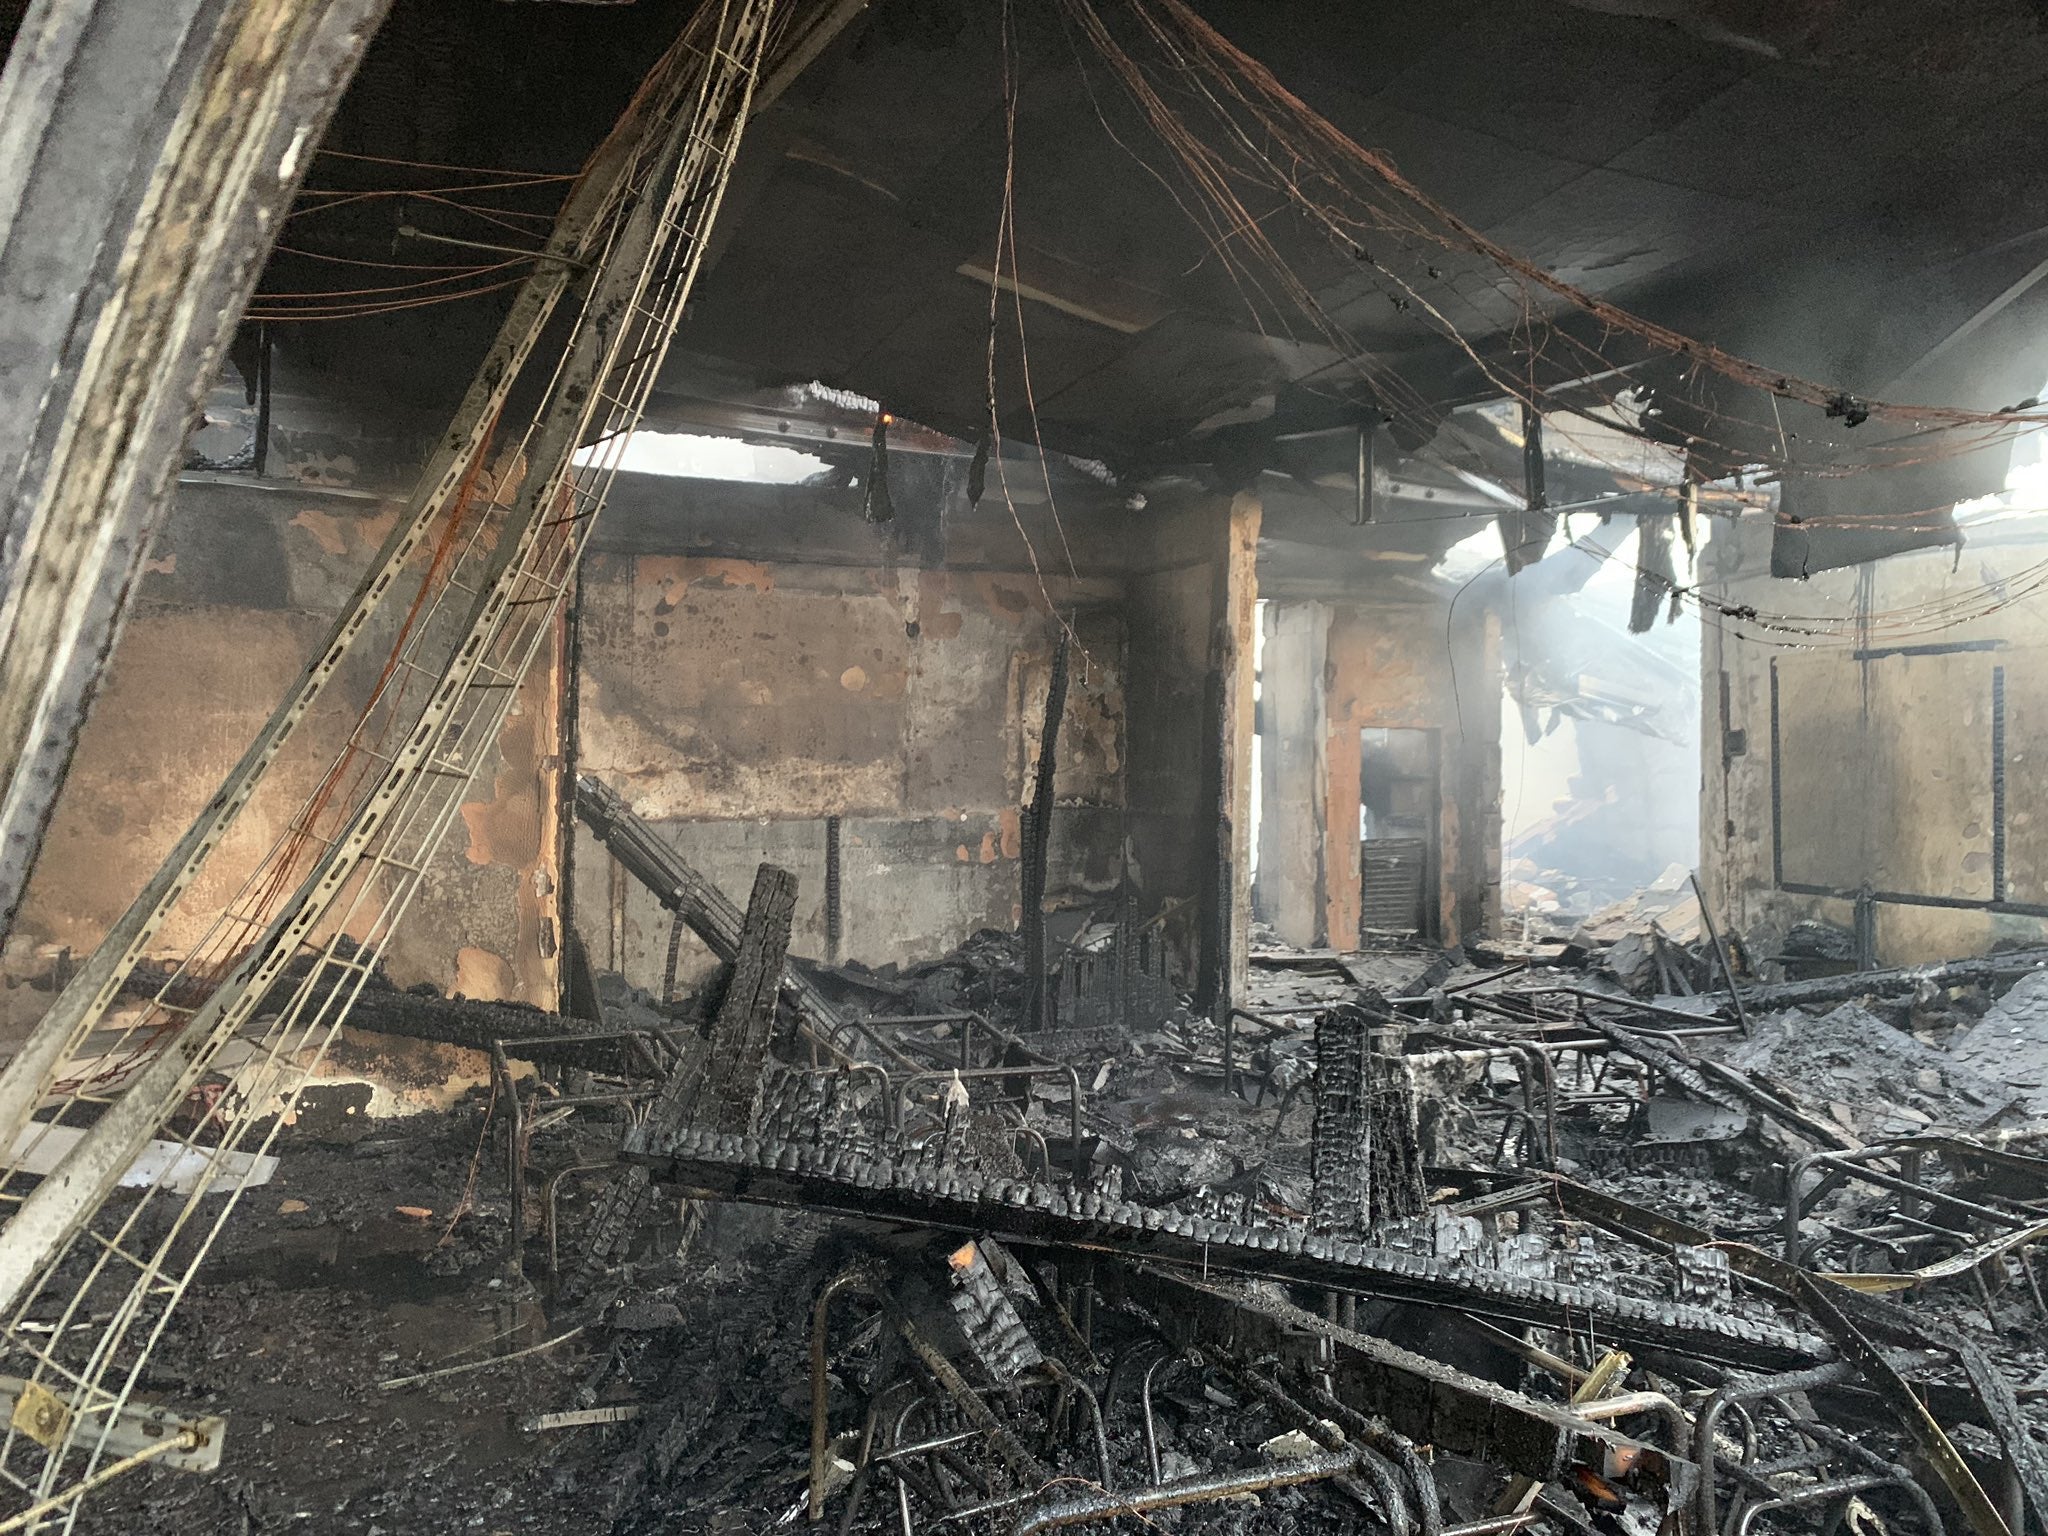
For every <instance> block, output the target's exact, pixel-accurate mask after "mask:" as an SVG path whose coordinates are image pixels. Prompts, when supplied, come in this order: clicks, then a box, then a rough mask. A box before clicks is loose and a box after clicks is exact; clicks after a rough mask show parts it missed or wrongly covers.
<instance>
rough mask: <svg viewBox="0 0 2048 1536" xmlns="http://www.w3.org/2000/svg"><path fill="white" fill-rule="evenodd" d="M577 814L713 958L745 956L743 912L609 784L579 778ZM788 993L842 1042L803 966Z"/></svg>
mask: <svg viewBox="0 0 2048 1536" xmlns="http://www.w3.org/2000/svg"><path fill="white" fill-rule="evenodd" d="M576 814H577V815H578V816H580V817H582V818H583V823H584V825H585V826H587V827H589V828H590V830H591V832H592V833H593V834H594V835H595V836H596V838H597V840H598V841H599V842H601V843H603V844H604V845H605V847H606V848H607V849H608V850H610V852H611V855H612V857H613V858H615V859H617V860H618V861H619V863H620V864H621V865H623V866H624V867H625V870H626V873H627V874H629V875H631V876H632V877H633V878H634V879H635V880H638V881H639V882H640V883H641V884H642V885H644V886H646V887H647V889H648V890H649V891H650V892H652V893H653V895H654V899H655V900H656V901H658V902H660V903H661V904H662V905H663V906H664V907H666V908H668V910H669V911H671V912H673V913H675V914H676V915H677V916H679V917H680V918H682V920H683V921H684V922H685V923H687V924H689V926H690V931H691V932H692V933H694V934H696V935H697V937H698V938H700V939H702V940H703V941H704V943H705V944H706V945H707V946H708V947H709V948H710V950H711V952H712V953H713V954H715V955H716V956H718V958H719V959H721V960H725V961H731V960H732V959H733V958H734V957H735V956H736V955H738V954H739V949H740V930H741V928H742V927H743V926H744V919H743V918H742V917H741V915H740V909H739V908H738V907H736V906H734V905H733V903H732V899H731V898H730V897H728V896H727V895H726V894H725V892H723V891H721V890H720V889H719V888H718V887H717V886H716V885H714V884H712V883H711V881H710V880H708V879H706V878H705V877H704V875H703V874H702V873H701V872H700V871H699V870H698V869H697V867H696V866H695V865H693V864H691V863H690V861H689V860H688V859H686V858H684V857H683V856H682V855H681V854H680V853H677V852H676V851H675V849H673V848H671V847H669V845H668V844H667V843H665V842H663V841H662V840H661V838H660V837H659V836H657V835H656V833H655V831H654V828H652V827H650V826H649V825H648V824H647V823H646V822H645V821H643V820H641V819H640V817H639V816H637V815H635V814H634V812H633V809H632V807H630V806H628V805H627V804H626V802H625V801H624V800H622V799H620V798H619V796H618V795H617V794H616V793H614V792H613V790H612V789H611V787H610V786H609V785H607V784H605V783H604V781H603V780H601V779H596V778H593V777H592V776H591V775H589V774H587V773H586V774H583V775H581V776H580V777H579V778H578V779H577V780H576ZM782 992H783V995H784V996H785V997H787V998H788V999H789V1000H790V1003H791V1004H792V1005H793V1006H794V1007H795V1008H796V1010H797V1012H798V1014H799V1015H800V1016H801V1017H802V1018H803V1020H804V1022H805V1023H807V1024H808V1025H809V1026H810V1027H811V1029H812V1031H813V1033H815V1034H817V1035H819V1036H821V1037H823V1038H825V1039H828V1040H832V1039H836V1038H837V1031H838V1030H839V1029H840V1027H841V1021H840V1018H839V1013H838V1010H837V1009H835V1008H834V1007H833V1006H832V1004H831V1003H830V1002H828V1001H827V1000H826V997H825V994H824V993H823V992H821V991H819V990H818V988H817V985H816V984H815V983H814V982H813V981H812V980H811V979H810V978H809V977H808V976H806V975H805V974H804V973H803V971H802V969H801V967H800V966H799V965H797V964H795V963H793V962H789V961H787V960H785V963H784V966H783V973H782Z"/></svg>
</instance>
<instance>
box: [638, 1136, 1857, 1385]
mask: <svg viewBox="0 0 2048 1536" xmlns="http://www.w3.org/2000/svg"><path fill="white" fill-rule="evenodd" d="M622 1151H623V1154H624V1156H625V1157H626V1158H628V1159H629V1160H631V1161H634V1162H638V1163H642V1164H645V1165H646V1166H647V1167H648V1169H649V1170H650V1171H651V1172H652V1173H653V1175H654V1177H656V1178H657V1179H661V1180H664V1181H666V1182H668V1183H671V1184H674V1185H676V1186H678V1187H679V1188H680V1189H681V1190H682V1191H683V1192H684V1193H686V1194H689V1195H693V1196H697V1197H702V1198H710V1199H730V1200H743V1201H748V1202H751V1203H753V1204H758V1205H777V1206H785V1207H800V1208H803V1209H806V1210H813V1211H820V1212H827V1213H834V1214H839V1215H845V1216H851V1217H856V1218H863V1219H867V1220H882V1221H900V1222H908V1223H911V1224H914V1225H919V1226H927V1227H935V1228H940V1229H943V1230H948V1231H957V1232H963V1233H967V1234H969V1235H987V1236H990V1237H994V1238H996V1239H997V1240H999V1241H1002V1242H1006V1243H1017V1244H1032V1245H1056V1246H1064V1247H1076V1248H1092V1249H1095V1250H1097V1251H1100V1252H1106V1253H1112V1254H1119V1255H1122V1256H1124V1257H1127V1258H1133V1259H1149V1260H1152V1261H1154V1262H1165V1263H1174V1264H1179V1265H1182V1266H1185V1267H1187V1268H1189V1269H1193V1270H1196V1271H1199V1272H1205V1273H1209V1274H1228V1275H1236V1276H1244V1277H1252V1278H1263V1279H1270V1280H1281V1281H1289V1282H1293V1283H1296V1284H1303V1285H1312V1286H1316V1287H1318V1288H1320V1289H1323V1290H1334V1291H1342V1292H1349V1293H1355V1294H1359V1295H1373V1296H1383V1297H1386V1298H1388V1299H1390V1300H1395V1301H1407V1302H1413V1303H1416V1304H1417V1305H1421V1306H1437V1307H1452V1308H1456V1309H1458V1310H1460V1311H1464V1312H1469V1313H1473V1314H1476V1315H1478V1316H1481V1317H1486V1318H1489V1319H1492V1320H1494V1321H1498V1322H1506V1323H1511V1324H1521V1325H1528V1326H1534V1327H1541V1328H1554V1327H1557V1326H1558V1325H1559V1322H1560V1320H1561V1319H1564V1318H1570V1319H1572V1320H1573V1323H1574V1325H1575V1326H1577V1327H1579V1328H1594V1329H1597V1330H1599V1331H1600V1333H1601V1334H1602V1335H1603V1336H1604V1337H1607V1338H1611V1339H1613V1340H1614V1341H1616V1342H1617V1343H1621V1344H1635V1345H1642V1346H1648V1347H1651V1348H1664V1349H1670V1350H1672V1351H1674V1352H1676V1353H1679V1354H1684V1355H1688V1356H1689V1357H1691V1358H1693V1359H1696V1360H1710V1361H1714V1362H1717V1363H1722V1364H1729V1365H1737V1366H1743V1367H1747V1368H1750V1369H1768V1370H1782V1369H1788V1368H1792V1367H1798V1366H1806V1365H1814V1364H1818V1363H1820V1362H1822V1361H1824V1360H1827V1359H1830V1358H1832V1352H1831V1350H1830V1348H1829V1346H1828V1344H1827V1343H1826V1342H1825V1341H1824V1340H1823V1339H1821V1338H1819V1337H1817V1336H1815V1335H1813V1334H1810V1333H1806V1332H1802V1331H1800V1330H1798V1329H1796V1328H1794V1327H1790V1326H1788V1325H1786V1324H1785V1323H1784V1322H1782V1321H1780V1320H1779V1319H1778V1318H1777V1316H1776V1315H1775V1314H1770V1313H1765V1312H1763V1311H1762V1310H1761V1309H1749V1310H1740V1311H1737V1310H1717V1309H1710V1308H1707V1307H1701V1306H1694V1305H1688V1304H1685V1303H1680V1302H1672V1301H1661V1300H1645V1299H1642V1298H1639V1297H1633V1296H1626V1295H1619V1294H1616V1293H1613V1292H1610V1291H1606V1290H1602V1289H1599V1288H1596V1287H1593V1286H1588V1285H1578V1284H1571V1283H1567V1282H1563V1281H1556V1280H1547V1279H1540V1278H1535V1277H1530V1276H1525V1275H1512V1274H1507V1273H1504V1272H1502V1271H1499V1270H1493V1269H1485V1268H1480V1267H1477V1266H1474V1265H1472V1264H1470V1263H1467V1262H1452V1261H1443V1260H1438V1259H1435V1258H1432V1257H1424V1256H1421V1255H1418V1254H1411V1253H1403V1252H1398V1251H1396V1250H1392V1249H1384V1248H1372V1247H1368V1246H1366V1245H1364V1244H1362V1243H1356V1242H1350V1241H1346V1240H1344V1239H1341V1238H1327V1237H1323V1236H1320V1235H1317V1234H1314V1233H1306V1232H1303V1231H1302V1230H1301V1229H1300V1228H1296V1227H1282V1226H1277V1225H1275V1226H1262V1227H1245V1226H1240V1225H1238V1224H1236V1223H1233V1222H1221V1221H1211V1220H1209V1219H1207V1218H1205V1217H1196V1216H1190V1215H1188V1214H1186V1213H1184V1212H1180V1211H1162V1210H1158V1209H1154V1208H1150V1207H1146V1206H1141V1205H1137V1204H1135V1203H1133V1202H1130V1201H1122V1200H1113V1199H1108V1198H1106V1197H1104V1196H1102V1195H1100V1194H1097V1193H1095V1192H1093V1191H1086V1190H1084V1191H1081V1192H1078V1193H1077V1192H1075V1191H1073V1190H1071V1189H1068V1188H1066V1187H1065V1186H1062V1185H1055V1184H1039V1183H1029V1182H1026V1181H1023V1180H1014V1179H984V1178H981V1177H980V1176H978V1175H974V1174H969V1173H965V1172H961V1171H959V1170H957V1169H945V1168H931V1167H925V1166H908V1165H897V1164H894V1163H890V1162H887V1161H882V1160H878V1159H874V1158H871V1157H868V1156H865V1155H863V1154H860V1153H858V1152H856V1151H855V1150H854V1149H852V1148H848V1147H832V1146H825V1147H818V1146H810V1145H803V1146H799V1145H796V1144H794V1143H790V1142H781V1141H775V1140H766V1139H763V1138H760V1137H755V1136H740V1135H733V1134H720V1133H717V1132H713V1131H709V1130H703V1129H692V1130H687V1131H684V1132H682V1133H681V1134H679V1135H677V1136H674V1137H672V1138H670V1137H664V1136H661V1135H659V1134H658V1133H656V1132H655V1131H654V1128H653V1126H652V1124H651V1123H650V1124H649V1125H646V1126H640V1127H636V1128H635V1129H634V1130H632V1131H630V1132H628V1133H627V1136H626V1140H625V1144H624V1147H623V1149H622Z"/></svg>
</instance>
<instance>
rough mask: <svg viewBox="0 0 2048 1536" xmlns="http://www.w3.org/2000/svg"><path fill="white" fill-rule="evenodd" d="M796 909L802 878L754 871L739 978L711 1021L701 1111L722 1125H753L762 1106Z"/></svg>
mask: <svg viewBox="0 0 2048 1536" xmlns="http://www.w3.org/2000/svg"><path fill="white" fill-rule="evenodd" d="M795 911H796V876H795V875H792V874H791V873H790V872H789V871H788V870H786V869H778V868H777V867H776V866H775V865H773V864H763V865H762V866H761V867H760V869H759V870H757V871H756V872H755V874H754V892H753V895H752V897H751V898H749V900H748V902H747V917H746V921H745V923H744V924H743V925H742V926H741V929H740V947H739V952H738V954H736V955H735V956H734V957H733V963H732V979H731V980H730V981H728V982H727V983H726V987H725V997H724V999H723V1000H722V1001H721V1002H720V1003H719V1005H718V1012H717V1013H716V1014H715V1015H714V1016H713V1018H712V1021H711V1049H710V1051H709V1052H708V1054H707V1059H706V1062H705V1082H704V1093H705V1094H706V1095H708V1100H709V1101H708V1102H702V1101H700V1107H699V1110H698V1117H699V1118H700V1119H702V1120H703V1121H704V1122H705V1123H706V1124H709V1125H713V1126H716V1127H717V1128H718V1129H719V1130H721V1131H745V1130H750V1129H752V1127H753V1123H754V1117H755V1115H756V1114H757V1113H758V1112H759V1110H760V1105H761V1068H762V1066H763V1065H764V1064H765V1063H766V1061H767V1059H768V1039H769V1035H770V1034H771V1033H772V1031H773V1029H774V1026H775V1002H776V998H777V996H778V994H779V993H780V991H781V979H782V963H783V957H784V956H785V955H787V954H788V952H789V922H790V918H791V916H792V915H793V914H794V913H795Z"/></svg>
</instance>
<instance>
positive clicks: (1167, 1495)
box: [1011, 1447, 1358, 1536]
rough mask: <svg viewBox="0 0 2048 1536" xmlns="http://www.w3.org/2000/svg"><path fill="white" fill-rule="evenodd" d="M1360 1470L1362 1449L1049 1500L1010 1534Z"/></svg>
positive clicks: (1032, 1535)
mask: <svg viewBox="0 0 2048 1536" xmlns="http://www.w3.org/2000/svg"><path fill="white" fill-rule="evenodd" d="M1357 1465H1358V1450H1357V1448H1356V1447H1353V1448H1351V1449H1349V1450H1344V1451H1330V1452H1325V1453H1324V1454H1322V1455H1320V1456H1305V1457H1303V1458H1301V1459H1300V1460H1299V1461H1287V1462H1280V1463H1276V1464H1274V1465H1272V1466H1267V1467H1262V1468H1259V1469H1258V1470H1256V1471H1251V1472H1224V1473H1211V1474H1209V1475H1207V1476H1203V1477H1183V1478H1178V1479H1176V1480H1175V1481H1173V1482H1170V1483H1161V1484H1159V1485H1158V1486H1157V1487H1153V1488H1140V1489H1137V1490H1136V1491H1134V1492H1131V1493H1089V1494H1083V1495H1078V1496H1067V1497H1063V1498H1057V1499H1048V1500H1045V1501H1042V1502H1040V1503H1038V1504H1035V1505H1032V1506H1031V1507H1030V1508H1028V1509H1026V1510H1025V1512H1024V1513H1023V1515H1022V1516H1020V1517H1019V1518H1018V1521H1017V1523H1016V1524H1015V1525H1014V1526H1012V1527H1011V1533H1012V1536H1038V1533H1039V1532H1040V1531H1051V1530H1057V1529H1059V1528H1060V1527H1062V1526H1068V1525H1086V1524H1089V1523H1090V1522H1092V1521H1096V1520H1112V1519H1114V1518H1116V1517H1117V1516H1118V1515H1142V1514H1147V1513H1149V1512H1150V1511H1152V1510H1155V1509H1175V1508H1178V1507H1179V1506H1180V1505H1183V1504H1205V1503H1208V1502H1210V1501H1211V1500H1215V1499H1227V1498H1231V1497H1232V1496H1234V1495H1236V1494H1240V1493H1260V1492H1263V1491H1264V1490H1266V1489H1268V1488H1293V1487H1298V1486H1299V1485H1301V1484H1302V1483H1319V1482H1322V1481H1323V1480H1324V1479H1326V1478H1332V1477H1336V1476H1338V1475H1339V1474H1340V1473H1344V1472H1349V1471H1351V1470H1352V1469H1353V1468H1354V1467H1356V1466H1357Z"/></svg>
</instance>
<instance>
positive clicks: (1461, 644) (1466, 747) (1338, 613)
mask: <svg viewBox="0 0 2048 1536" xmlns="http://www.w3.org/2000/svg"><path fill="white" fill-rule="evenodd" d="M1328 669H1329V671H1328V676H1329V696H1328V700H1327V704H1326V723H1327V726H1328V730H1329V735H1328V738H1327V743H1326V745H1325V748H1324V752H1323V759H1324V771H1325V774H1326V785H1327V789H1326V793H1327V797H1328V798H1327V800H1326V802H1325V805H1324V810H1323V818H1324V819H1323V825H1324V827H1326V828H1328V829H1329V831H1328V841H1327V844H1326V859H1325V866H1326V881H1327V890H1326V895H1325V900H1326V904H1327V912H1326V917H1325V924H1326V928H1325V931H1326V932H1327V933H1328V935H1329V938H1330V942H1332V943H1333V944H1337V945H1339V946H1344V945H1348V944H1353V943H1356V942H1357V935H1358V933H1359V924H1360V917H1361V912H1360V908H1361V896H1360V890H1359V852H1358V808H1359V779H1360V767H1361V765H1360V756H1361V751H1360V741H1359V732H1360V731H1362V730H1368V729H1411V730H1414V729H1419V730H1429V731H1434V732H1435V733H1436V742H1437V751H1438V763H1439V766H1440V776H1439V785H1440V797H1439V798H1440V806H1439V811H1438V818H1437V821H1438V849H1437V868H1438V871H1439V875H1440V878H1439V880H1438V894H1437V917H1438V924H1439V929H1440V933H1439V936H1440V938H1441V939H1442V941H1443V942H1444V943H1446V944H1454V943H1457V942H1458V941H1459V940H1460V939H1461V938H1464V937H1468V936H1472V935H1476V934H1479V933H1482V932H1485V931H1487V930H1489V929H1490V928H1492V927H1493V926H1494V925H1495V924H1496V923H1497V922H1498V920H1499V917H1500V689H1501V670H1500V669H1501V663H1500V642H1499V628H1498V624H1497V622H1496V621H1495V620H1494V619H1493V618H1492V617H1491V616H1489V617H1487V618H1484V619H1480V620H1475V621H1472V622H1471V623H1469V624H1467V625H1465V626H1463V627H1461V628H1460V629H1459V630H1458V632H1457V633H1456V636H1455V638H1453V637H1451V636H1450V635H1448V634H1447V632H1446V622H1445V615H1444V614H1443V612H1442V611H1441V610H1440V609H1439V608H1437V607H1435V606H1419V605H1411V604H1394V603H1382V604H1376V605H1373V606H1371V607H1357V606H1339V607H1337V608H1336V609H1335V610H1334V612H1333V613H1332V615H1331V619H1330V631H1329V641H1328Z"/></svg>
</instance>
